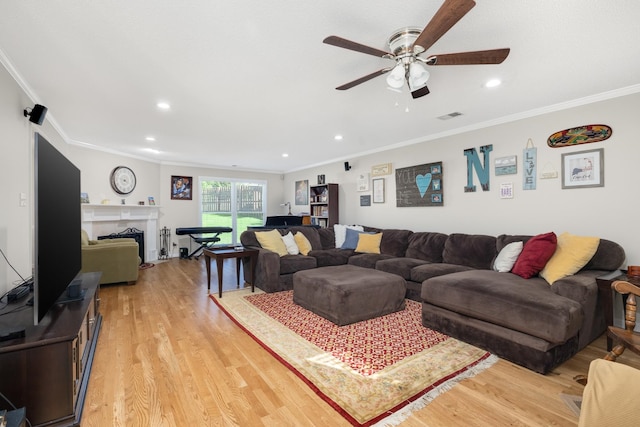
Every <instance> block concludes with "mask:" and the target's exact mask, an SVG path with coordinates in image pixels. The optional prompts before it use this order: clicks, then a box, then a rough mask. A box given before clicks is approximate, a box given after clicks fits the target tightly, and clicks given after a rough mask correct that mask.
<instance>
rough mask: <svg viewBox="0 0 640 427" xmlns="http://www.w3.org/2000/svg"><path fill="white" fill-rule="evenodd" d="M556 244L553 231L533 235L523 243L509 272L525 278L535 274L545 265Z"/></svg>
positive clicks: (556, 240)
mask: <svg viewBox="0 0 640 427" xmlns="http://www.w3.org/2000/svg"><path fill="white" fill-rule="evenodd" d="M557 245H558V239H557V238H556V233H554V232H553V231H552V232H550V233H545V234H538V235H537V236H533V237H532V238H531V239H529V240H528V241H527V243H525V244H524V247H523V248H522V252H521V253H520V256H519V257H518V259H517V260H516V263H515V265H514V266H513V268H512V269H511V272H512V273H513V274H517V275H518V276H520V277H523V278H525V279H529V278H531V277H533V276H535V275H536V274H538V273H539V272H540V271H542V269H543V268H544V266H545V265H547V261H549V259H550V258H551V256H553V253H554V252H555V251H556V246H557Z"/></svg>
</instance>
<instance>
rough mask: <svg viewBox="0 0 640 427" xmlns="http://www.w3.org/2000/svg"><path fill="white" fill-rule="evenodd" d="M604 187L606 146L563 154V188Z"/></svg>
mask: <svg viewBox="0 0 640 427" xmlns="http://www.w3.org/2000/svg"><path fill="white" fill-rule="evenodd" d="M590 187H604V148H598V149H595V150H586V151H578V152H576V153H567V154H563V155H562V188H590Z"/></svg>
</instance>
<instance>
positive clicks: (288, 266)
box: [280, 255, 318, 274]
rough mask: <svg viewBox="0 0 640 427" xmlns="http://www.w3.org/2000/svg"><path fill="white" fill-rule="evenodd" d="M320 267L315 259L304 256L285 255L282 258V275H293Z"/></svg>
mask: <svg viewBox="0 0 640 427" xmlns="http://www.w3.org/2000/svg"><path fill="white" fill-rule="evenodd" d="M317 266H318V264H317V261H316V259H315V258H314V257H310V256H304V255H285V256H283V257H280V274H292V273H295V272H296V271H302V270H309V269H311V268H316V267H317Z"/></svg>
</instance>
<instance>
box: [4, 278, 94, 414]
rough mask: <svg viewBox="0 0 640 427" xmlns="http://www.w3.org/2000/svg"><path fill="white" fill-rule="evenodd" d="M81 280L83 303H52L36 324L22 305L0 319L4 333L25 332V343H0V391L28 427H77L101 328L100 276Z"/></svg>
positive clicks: (14, 340) (12, 307) (21, 339)
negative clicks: (22, 413)
mask: <svg viewBox="0 0 640 427" xmlns="http://www.w3.org/2000/svg"><path fill="white" fill-rule="evenodd" d="M81 277H82V288H83V289H84V290H85V294H84V298H83V299H82V300H80V301H73V302H67V303H63V304H55V305H54V306H53V307H52V308H51V310H49V312H48V313H47V315H46V316H45V317H44V318H43V319H42V321H41V322H40V323H39V324H38V325H33V308H31V307H27V306H25V307H24V308H23V309H22V310H15V311H13V312H11V313H8V314H4V315H2V316H0V319H2V320H0V326H1V327H3V328H4V329H7V328H9V327H12V328H19V327H22V328H25V336H24V338H18V339H13V340H10V341H5V342H2V343H0V391H1V392H2V393H3V394H4V395H5V396H6V397H7V398H8V399H9V400H10V401H11V402H12V403H13V404H14V405H16V406H17V407H25V408H26V413H27V418H28V419H29V421H30V422H31V425H33V426H44V425H47V426H76V425H79V424H80V418H81V416H82V407H83V405H84V397H85V394H86V391H87V386H88V383H89V375H90V372H91V365H92V363H93V355H94V352H95V347H96V343H97V339H98V334H99V331H100V326H101V323H102V316H101V315H100V295H99V290H100V288H99V280H100V273H85V274H83V275H82V276H81ZM15 307H19V305H18V304H12V305H10V306H8V307H6V308H5V309H3V310H2V311H3V312H5V313H7V310H9V309H11V310H14V309H15ZM0 314H2V313H0Z"/></svg>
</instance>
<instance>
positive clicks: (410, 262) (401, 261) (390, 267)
mask: <svg viewBox="0 0 640 427" xmlns="http://www.w3.org/2000/svg"><path fill="white" fill-rule="evenodd" d="M356 256H357V255H356ZM349 261H351V260H349ZM428 263H429V261H425V260H423V259H416V258H389V259H381V260H379V261H378V262H376V270H380V271H386V272H387V273H393V274H397V275H398V276H401V277H402V278H403V279H404V280H411V269H412V268H413V267H417V266H419V265H423V264H428ZM420 283H422V282H420Z"/></svg>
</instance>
